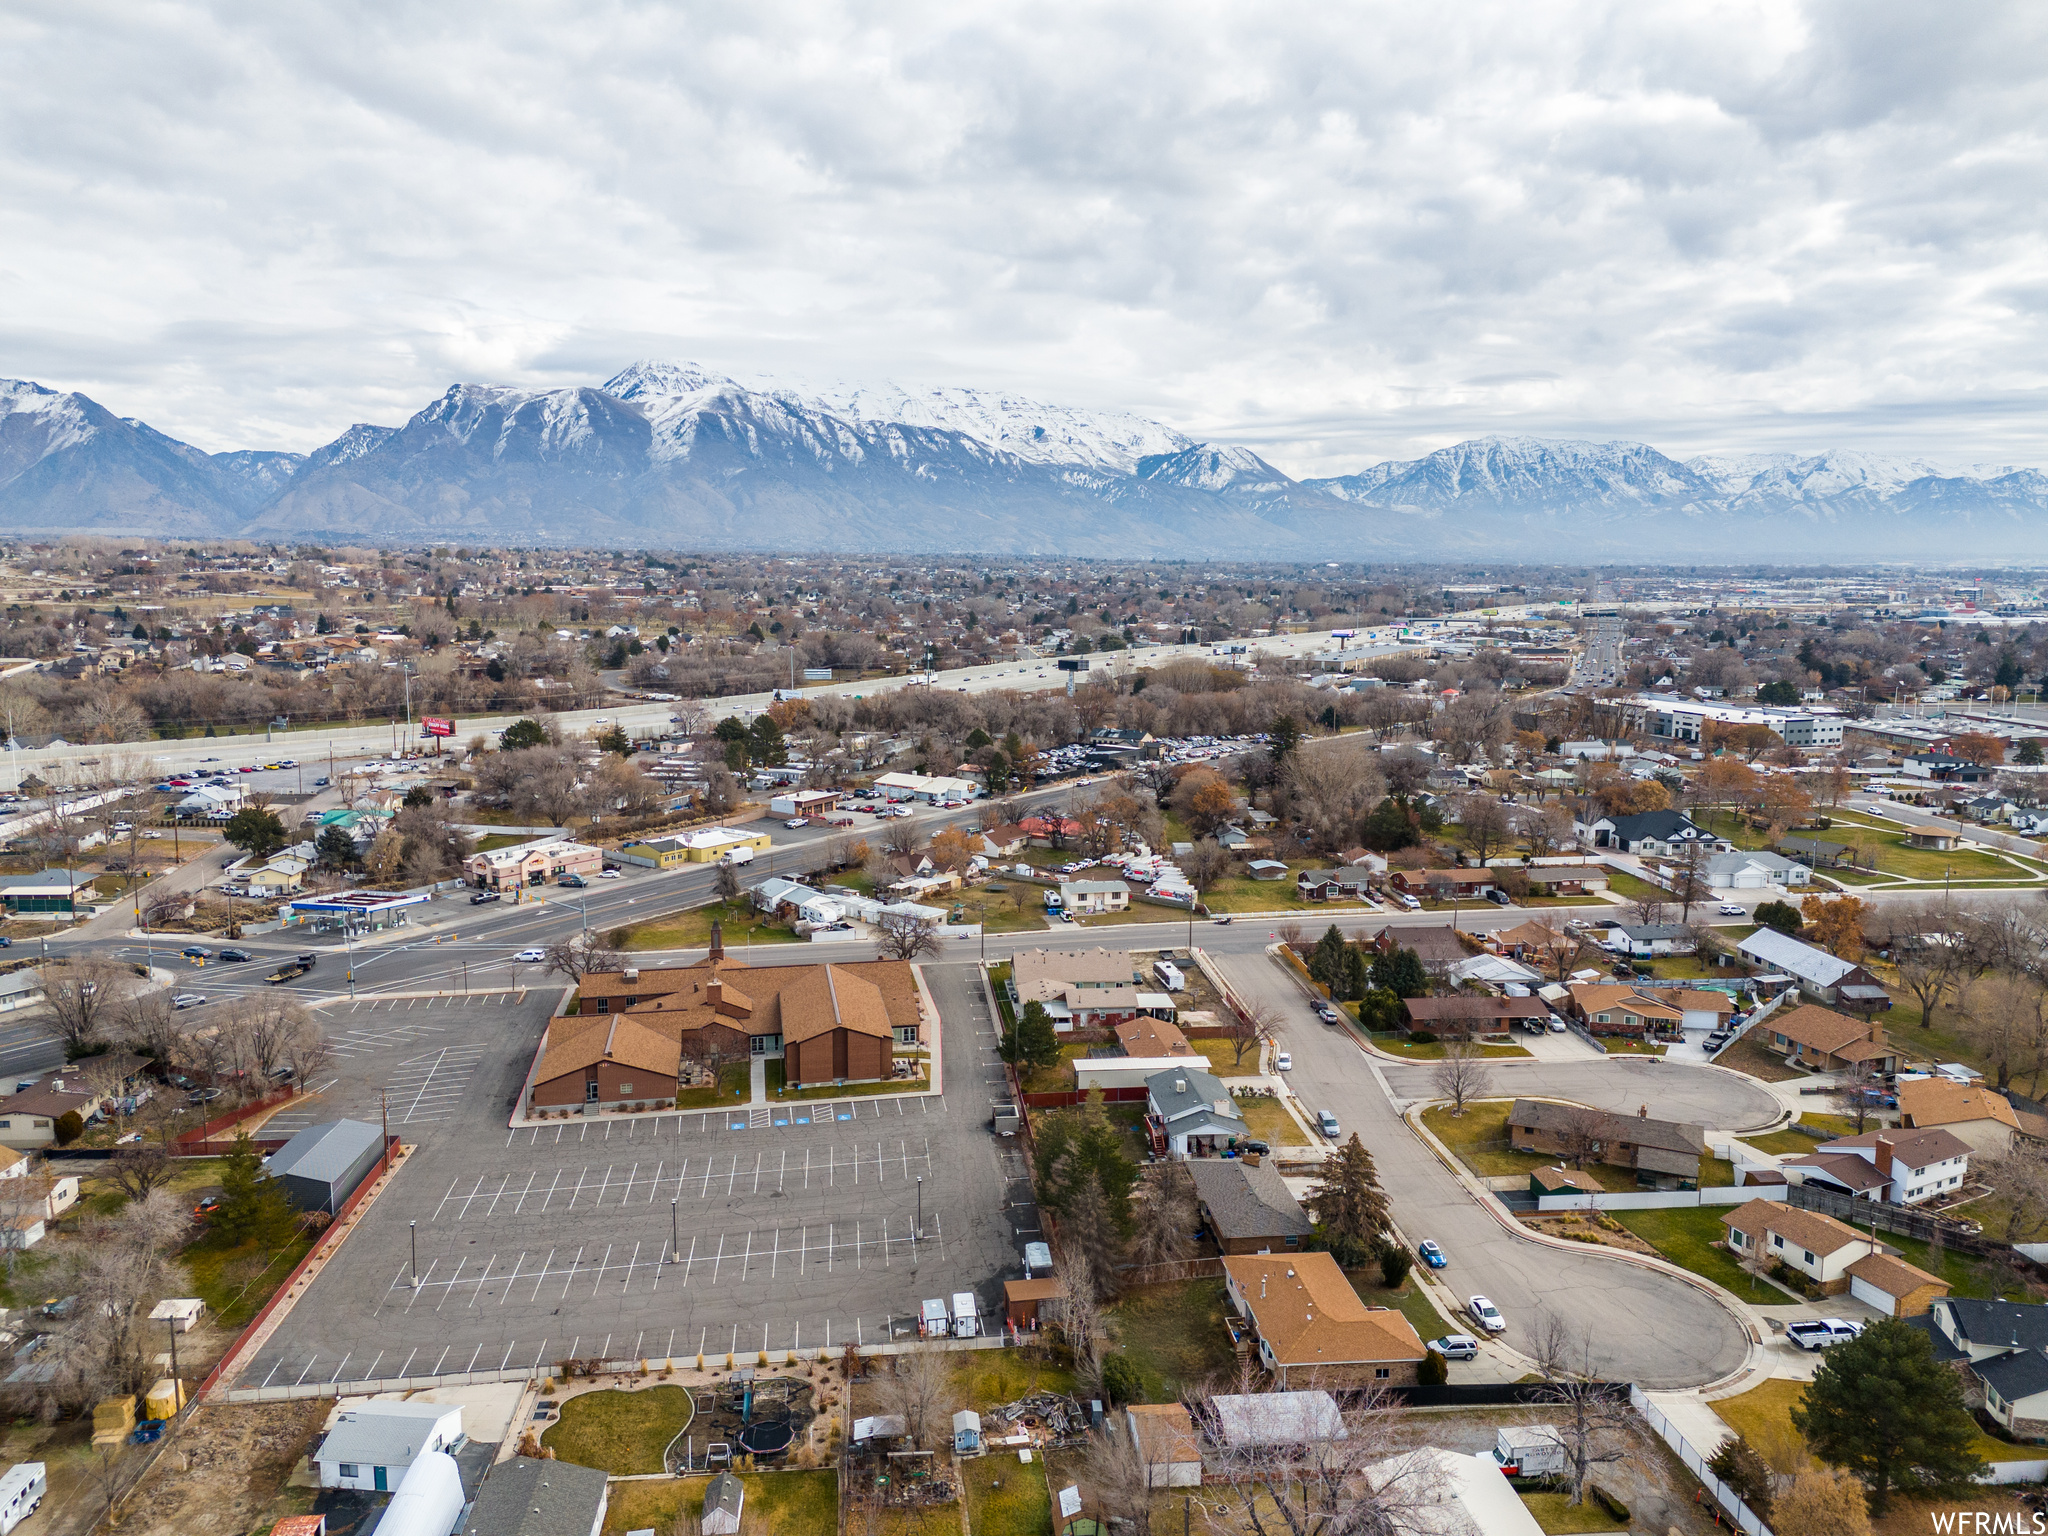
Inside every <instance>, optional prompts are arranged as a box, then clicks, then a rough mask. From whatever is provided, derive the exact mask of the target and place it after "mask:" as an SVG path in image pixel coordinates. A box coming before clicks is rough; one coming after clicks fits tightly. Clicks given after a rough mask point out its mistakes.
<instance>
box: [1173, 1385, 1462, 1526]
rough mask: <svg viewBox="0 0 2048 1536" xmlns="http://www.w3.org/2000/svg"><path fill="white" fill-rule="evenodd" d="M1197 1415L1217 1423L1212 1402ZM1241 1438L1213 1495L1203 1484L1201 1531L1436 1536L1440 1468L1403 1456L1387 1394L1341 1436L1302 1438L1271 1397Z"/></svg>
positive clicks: (1359, 1411)
mask: <svg viewBox="0 0 2048 1536" xmlns="http://www.w3.org/2000/svg"><path fill="white" fill-rule="evenodd" d="M1292 1385H1296V1384H1295V1383H1292V1382H1290V1386H1292ZM1300 1385H1303V1386H1313V1385H1314V1383H1313V1382H1307V1383H1301V1384H1300ZM1191 1406H1193V1407H1194V1408H1196V1409H1197V1410H1198V1411H1199V1412H1200V1413H1201V1416H1202V1417H1203V1418H1205V1419H1211V1420H1213V1418H1214V1412H1215V1411H1214V1409H1212V1408H1210V1407H1209V1406H1208V1404H1207V1402H1206V1399H1203V1398H1198V1399H1197V1401H1196V1402H1195V1403H1194V1404H1193V1405H1191ZM1297 1419H1298V1415H1297ZM1236 1428H1237V1433H1236V1434H1234V1435H1233V1436H1232V1437H1231V1438H1230V1441H1229V1443H1227V1444H1225V1445H1224V1446H1223V1447H1222V1448H1221V1449H1220V1450H1219V1451H1218V1452H1217V1453H1216V1454H1215V1456H1214V1458H1213V1462H1212V1469H1213V1470H1214V1471H1215V1472H1216V1473H1217V1474H1219V1475H1218V1477H1217V1478H1216V1480H1215V1482H1214V1484H1213V1486H1212V1484H1211V1482H1210V1480H1209V1478H1208V1477H1206V1476H1205V1477H1204V1479H1203V1486H1202V1493H1203V1499H1202V1505H1201V1508H1202V1518H1203V1523H1204V1525H1205V1526H1206V1527H1207V1528H1208V1529H1209V1530H1211V1531H1213V1532H1215V1533H1216V1536H1242V1533H1244V1532H1247V1531H1250V1532H1254V1533H1257V1536H1280V1533H1285V1536H1380V1533H1387V1536H1391V1533H1395V1532H1403V1531H1415V1530H1426V1529H1428V1528H1429V1527H1430V1524H1431V1522H1430V1520H1429V1519H1428V1517H1427V1516H1426V1515H1425V1514H1424V1506H1426V1505H1430V1504H1433V1503H1435V1502H1436V1501H1437V1498H1438V1494H1439V1490H1440V1487H1441V1474H1440V1473H1439V1472H1438V1470H1437V1466H1438V1464H1437V1462H1436V1459H1435V1458H1434V1456H1432V1455H1431V1454H1430V1453H1429V1452H1428V1451H1426V1450H1424V1451H1414V1452H1408V1453H1407V1454H1403V1452H1404V1450H1405V1449H1406V1445H1407V1444H1408V1442H1407V1441H1406V1440H1405V1439H1404V1437H1403V1436H1402V1434H1401V1428H1400V1414H1399V1412H1398V1411H1397V1410H1396V1409H1395V1408H1394V1407H1393V1406H1392V1405H1391V1403H1390V1402H1389V1401H1388V1399H1387V1397H1386V1396H1385V1394H1384V1393H1383V1392H1379V1391H1374V1392H1372V1393H1369V1394H1367V1395H1366V1396H1365V1398H1364V1400H1363V1402H1362V1404H1360V1405H1359V1406H1357V1407H1355V1408H1353V1409H1352V1410H1351V1411H1348V1412H1345V1413H1344V1414H1343V1424H1342V1429H1341V1433H1339V1432H1337V1429H1336V1426H1323V1427H1319V1432H1318V1433H1315V1434H1312V1435H1304V1434H1303V1433H1302V1431H1301V1429H1300V1427H1299V1426H1298V1422H1297V1421H1295V1420H1290V1418H1289V1411H1288V1409H1287V1408H1285V1407H1283V1406H1282V1405H1281V1404H1280V1403H1279V1402H1278V1401H1276V1398H1275V1394H1272V1393H1263V1394H1259V1395H1256V1396H1253V1397H1252V1398H1250V1399H1249V1400H1248V1407H1246V1408H1245V1409H1244V1410H1243V1411H1241V1412H1240V1413H1239V1414H1238V1415H1237V1416H1236Z"/></svg>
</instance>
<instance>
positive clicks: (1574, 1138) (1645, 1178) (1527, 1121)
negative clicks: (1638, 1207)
mask: <svg viewBox="0 0 2048 1536" xmlns="http://www.w3.org/2000/svg"><path fill="white" fill-rule="evenodd" d="M1508 1145H1509V1146H1510V1147H1512V1148H1513V1149H1514V1150H1515V1151H1517V1152H1540V1153H1543V1154H1546V1155H1548V1156H1552V1157H1568V1158H1580V1159H1584V1158H1591V1159H1592V1160H1594V1161H1597V1162H1602V1163H1607V1164H1609V1165H1611V1166H1613V1167H1616V1168H1627V1169H1630V1170H1631V1171H1633V1172H1634V1173H1635V1175H1636V1181H1637V1182H1638V1183H1650V1184H1657V1183H1664V1184H1670V1183H1673V1182H1675V1183H1679V1184H1688V1183H1695V1182H1697V1181H1698V1179H1699V1176H1700V1157H1701V1155H1702V1154H1703V1153H1705V1151H1706V1150H1707V1131H1706V1127H1705V1126H1701V1125H1693V1124H1690V1123H1688V1122H1685V1121H1679V1120H1653V1119H1651V1118H1650V1115H1649V1110H1648V1108H1647V1106H1646V1107H1645V1108H1644V1109H1643V1110H1641V1111H1640V1112H1638V1113H1636V1114H1633V1115H1617V1114H1612V1113H1610V1112H1608V1111H1606V1110H1600V1109H1588V1108H1586V1107H1585V1106H1584V1105H1580V1104H1553V1103H1551V1102H1550V1101H1549V1100H1547V1099H1517V1100H1515V1102H1514V1103H1513V1104H1512V1105H1511V1106H1509V1109H1508Z"/></svg>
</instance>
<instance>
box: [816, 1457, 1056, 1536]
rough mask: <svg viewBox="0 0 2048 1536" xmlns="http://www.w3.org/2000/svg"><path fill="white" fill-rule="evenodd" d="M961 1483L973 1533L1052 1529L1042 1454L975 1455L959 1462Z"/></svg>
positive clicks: (1006, 1535) (1028, 1535)
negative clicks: (1026, 1459)
mask: <svg viewBox="0 0 2048 1536" xmlns="http://www.w3.org/2000/svg"><path fill="white" fill-rule="evenodd" d="M960 1485H961V1488H962V1489H963V1491H964V1492H965V1493H966V1496H967V1522H968V1524H967V1528H968V1529H969V1530H971V1531H972V1532H973V1533H974V1536H1045V1533H1046V1532H1048V1531H1050V1530H1051V1529H1052V1491H1051V1490H1050V1489H1049V1488H1047V1487H1046V1484H1045V1460H1044V1458H1043V1457H1038V1456H1034V1457H1033V1458H1032V1459H1031V1460H1030V1461H1029V1462H1021V1461H1019V1460H1018V1459H1017V1458H1016V1457H1015V1456H1013V1455H1010V1454H1008V1453H1007V1452H1006V1453H1004V1454H1002V1455H999V1456H997V1455H990V1456H978V1457H976V1458H975V1459H974V1460H972V1461H967V1462H963V1463H961V1465H960ZM816 1529H817V1530H819V1531H826V1530H830V1529H832V1527H831V1525H829V1524H827V1525H821V1526H818V1527H816Z"/></svg>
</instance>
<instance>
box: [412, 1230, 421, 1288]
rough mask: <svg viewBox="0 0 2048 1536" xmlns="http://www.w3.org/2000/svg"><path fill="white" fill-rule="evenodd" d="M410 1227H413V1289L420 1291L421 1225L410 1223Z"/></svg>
mask: <svg viewBox="0 0 2048 1536" xmlns="http://www.w3.org/2000/svg"><path fill="white" fill-rule="evenodd" d="M410 1225H411V1227H412V1288H413V1289H414V1290H418V1289H419V1288H420V1224H419V1223H418V1222H416V1221H415V1222H412V1223H410Z"/></svg>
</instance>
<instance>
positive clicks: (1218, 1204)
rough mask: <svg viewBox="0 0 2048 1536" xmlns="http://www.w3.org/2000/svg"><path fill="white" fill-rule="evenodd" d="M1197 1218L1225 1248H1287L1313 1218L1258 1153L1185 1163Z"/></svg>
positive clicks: (1310, 1228) (1300, 1239) (1303, 1239)
mask: <svg viewBox="0 0 2048 1536" xmlns="http://www.w3.org/2000/svg"><path fill="white" fill-rule="evenodd" d="M1187 1167H1188V1173H1189V1174H1190V1176H1192V1177H1193V1179H1194V1181H1195V1200H1196V1203H1197V1204H1198V1205H1199V1206H1200V1208H1201V1212H1202V1220H1203V1223H1204V1224H1205V1225H1206V1226H1207V1227H1208V1229H1209V1232H1210V1234H1211V1235H1212V1236H1213V1237H1214V1238H1215V1240H1216V1246H1217V1247H1218V1248H1220V1249H1221V1250H1222V1251H1223V1252H1225V1253H1291V1252H1294V1251H1296V1250H1298V1249H1301V1248H1305V1247H1306V1246H1307V1244H1308V1239H1309V1236H1310V1234H1311V1233H1313V1232H1314V1231H1315V1223H1314V1222H1313V1221H1311V1220H1310V1219H1309V1215H1308V1212H1306V1211H1304V1210H1303V1209H1302V1208H1301V1202H1300V1201H1298V1200H1296V1199H1295V1198H1294V1196H1293V1195H1292V1194H1291V1193H1290V1192H1289V1191H1288V1188H1287V1183H1286V1181H1285V1180H1284V1179H1282V1178H1281V1177H1280V1170H1279V1169H1278V1168H1276V1167H1275V1166H1274V1165H1273V1164H1272V1163H1271V1162H1268V1161H1267V1160H1265V1159H1264V1158H1261V1159H1259V1160H1258V1161H1256V1162H1254V1161H1252V1160H1251V1159H1249V1158H1242V1157H1236V1158H1195V1159H1193V1160H1191V1161H1190V1162H1189V1163H1188V1165H1187Z"/></svg>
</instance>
